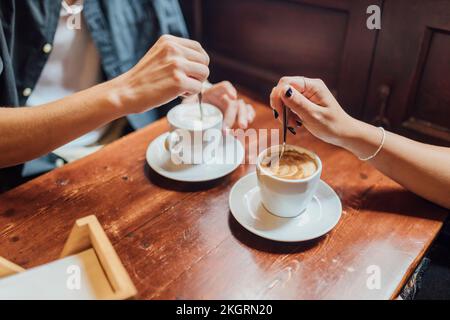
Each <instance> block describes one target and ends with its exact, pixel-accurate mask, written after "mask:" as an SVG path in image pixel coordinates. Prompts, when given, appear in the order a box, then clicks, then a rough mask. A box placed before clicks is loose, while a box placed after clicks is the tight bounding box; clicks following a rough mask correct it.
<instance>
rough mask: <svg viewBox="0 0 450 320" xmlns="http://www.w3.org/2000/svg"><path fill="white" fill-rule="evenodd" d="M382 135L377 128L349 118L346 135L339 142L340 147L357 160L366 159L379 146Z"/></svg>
mask: <svg viewBox="0 0 450 320" xmlns="http://www.w3.org/2000/svg"><path fill="white" fill-rule="evenodd" d="M382 135H383V133H382V132H381V130H380V129H379V128H377V127H375V126H373V125H371V124H368V123H365V122H363V121H360V120H357V119H354V118H351V121H349V122H348V123H347V129H346V134H345V136H344V137H342V138H341V140H340V146H341V147H342V148H344V149H346V150H348V151H350V152H352V153H353V154H354V155H355V156H357V157H358V158H366V157H368V156H370V155H372V154H373V153H374V152H375V151H376V149H377V148H378V147H379V146H380V143H382ZM383 142H384V141H383Z"/></svg>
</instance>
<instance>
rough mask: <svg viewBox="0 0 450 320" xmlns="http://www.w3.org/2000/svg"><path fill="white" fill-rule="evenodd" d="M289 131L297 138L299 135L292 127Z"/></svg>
mask: <svg viewBox="0 0 450 320" xmlns="http://www.w3.org/2000/svg"><path fill="white" fill-rule="evenodd" d="M288 130H289V131H290V132H291V133H292V134H293V135H294V136H295V135H296V134H297V132H296V131H295V129H294V128H292V127H288Z"/></svg>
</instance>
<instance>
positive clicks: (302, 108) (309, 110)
mask: <svg viewBox="0 0 450 320" xmlns="http://www.w3.org/2000/svg"><path fill="white" fill-rule="evenodd" d="M281 100H282V101H283V102H284V104H285V105H286V106H287V107H288V108H289V109H291V110H292V111H294V112H295V113H296V114H297V115H298V116H299V117H301V118H304V116H305V115H306V116H309V115H311V114H313V113H314V112H315V111H316V109H317V108H318V106H317V105H316V104H315V103H313V102H311V101H309V100H308V99H307V98H306V97H305V96H304V95H303V94H301V93H300V92H298V91H297V90H296V89H295V88H293V87H291V86H286V87H285V89H284V94H283V95H282V96H281Z"/></svg>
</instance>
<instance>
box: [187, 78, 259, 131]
mask: <svg viewBox="0 0 450 320" xmlns="http://www.w3.org/2000/svg"><path fill="white" fill-rule="evenodd" d="M184 102H185V103H193V102H195V103H197V102H198V100H197V97H194V96H192V97H188V98H186V99H184ZM203 102H205V103H210V104H212V105H215V106H216V107H218V108H219V109H221V110H222V112H223V114H224V127H225V129H226V128H231V127H233V125H234V124H235V122H236V120H237V123H238V126H239V127H240V128H242V129H246V128H247V127H248V125H249V124H250V123H252V122H253V120H254V119H255V116H256V113H255V109H253V107H252V106H251V105H249V104H247V103H245V101H244V100H241V99H238V96H237V91H236V89H235V88H234V87H233V85H232V84H231V83H230V82H229V81H222V82H219V83H217V84H214V85H211V86H210V87H209V88H208V89H206V90H205V91H204V92H203Z"/></svg>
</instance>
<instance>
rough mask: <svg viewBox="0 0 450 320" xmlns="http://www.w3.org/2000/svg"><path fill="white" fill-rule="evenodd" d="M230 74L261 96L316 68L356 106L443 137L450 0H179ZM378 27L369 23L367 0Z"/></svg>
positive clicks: (217, 76) (351, 108)
mask: <svg viewBox="0 0 450 320" xmlns="http://www.w3.org/2000/svg"><path fill="white" fill-rule="evenodd" d="M180 2H181V4H182V6H183V10H184V12H185V15H186V19H187V21H188V24H189V27H190V30H191V35H192V36H193V37H194V38H196V39H198V40H199V41H201V42H202V44H203V45H204V47H205V48H206V49H207V50H208V52H209V53H210V55H211V58H212V64H211V71H212V75H211V79H212V80H213V81H218V80H223V79H228V80H231V81H233V82H235V83H237V84H240V85H242V86H244V87H246V88H248V89H250V90H252V91H253V92H255V93H256V94H257V95H258V96H259V97H260V98H261V99H264V100H267V98H268V95H269V93H270V91H271V89H272V87H273V86H274V85H275V84H276V82H277V81H278V79H279V78H280V77H281V76H283V75H304V76H308V77H313V78H315V77H317V78H322V79H323V80H324V81H325V82H326V83H327V85H328V86H329V88H330V89H331V90H332V92H333V93H334V94H335V95H336V96H337V98H338V100H339V102H340V103H341V105H342V106H343V107H344V108H345V109H346V110H347V111H348V112H349V113H350V114H352V115H353V116H356V117H359V118H362V119H364V120H366V121H369V122H372V123H375V124H379V125H383V126H384V127H386V128H387V129H390V130H392V131H396V132H399V133H402V134H405V135H408V136H410V137H413V138H415V139H419V140H423V141H428V142H433V143H437V144H442V145H450V58H449V57H450V0H444V1H443V0H428V1H422V0H384V1H383V0H180ZM373 4H376V5H379V6H380V7H381V8H382V29H381V30H380V31H377V30H369V29H368V28H367V27H366V20H367V18H368V14H367V13H366V9H367V7H368V6H369V5H373Z"/></svg>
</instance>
